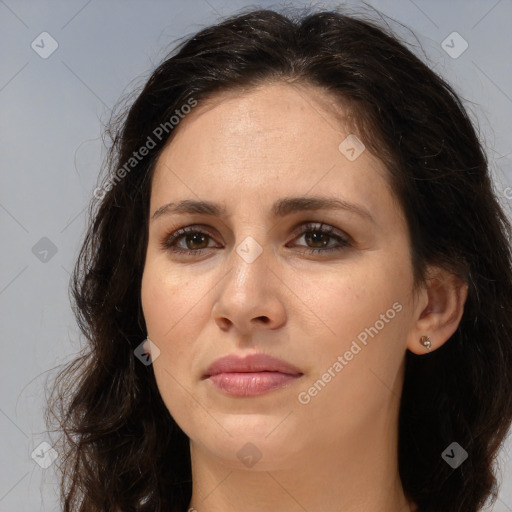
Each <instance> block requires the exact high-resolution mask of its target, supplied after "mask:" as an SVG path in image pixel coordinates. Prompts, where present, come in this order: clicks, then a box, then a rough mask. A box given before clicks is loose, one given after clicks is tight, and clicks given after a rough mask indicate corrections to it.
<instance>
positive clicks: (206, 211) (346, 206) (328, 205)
mask: <svg viewBox="0 0 512 512" xmlns="http://www.w3.org/2000/svg"><path fill="white" fill-rule="evenodd" d="M315 210H345V211H348V212H351V213H355V214H356V215H359V216H360V217H363V218H365V219H367V220H370V221H371V222H373V223H375V220H374V219H373V217H372V216H371V214H370V212H369V211H368V210H366V209H365V208H364V207H362V206H360V205H357V204H353V203H348V202H347V201H344V200H342V199H339V198H336V197H321V196H307V197H306V196H305V197H285V198H283V199H279V200H278V201H276V202H275V203H274V204H273V206H272V209H271V212H272V215H273V216H274V217H284V216H286V215H290V214H292V213H297V212H302V211H315ZM187 213H188V214H193V213H198V214H203V215H211V216H215V217H223V216H224V217H225V216H226V208H225V207H224V206H223V205H221V204H219V203H214V202H211V201H199V200H195V199H184V200H183V201H180V202H178V203H173V202H170V203H167V204H165V205H163V206H161V207H160V208H158V209H157V210H156V211H155V212H154V213H153V215H152V217H151V220H155V219H158V218H159V217H162V216H163V215H172V214H187Z"/></svg>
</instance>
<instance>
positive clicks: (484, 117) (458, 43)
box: [0, 0, 512, 512]
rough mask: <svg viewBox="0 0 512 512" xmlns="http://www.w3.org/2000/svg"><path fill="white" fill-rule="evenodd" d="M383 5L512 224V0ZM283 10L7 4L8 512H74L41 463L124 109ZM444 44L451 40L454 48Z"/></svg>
mask: <svg viewBox="0 0 512 512" xmlns="http://www.w3.org/2000/svg"><path fill="white" fill-rule="evenodd" d="M341 3H342V2H336V3H335V2H321V3H320V2H318V3H316V4H315V5H316V6H318V7H330V6H334V5H340V4H341ZM346 3H347V4H348V5H350V6H354V7H356V8H357V7H358V6H360V5H361V4H360V3H359V2H356V1H353V2H346ZM369 3H370V4H371V5H373V6H374V7H376V8H377V9H379V10H380V11H382V12H383V13H384V14H386V15H387V16H389V17H390V18H393V19H395V20H396V21H397V22H400V23H402V24H404V25H405V26H406V27H409V28H410V29H412V30H413V31H414V33H415V34H416V36H417V38H418V41H419V43H421V46H422V48H423V51H424V53H423V51H422V50H421V49H420V47H419V43H418V41H416V40H415V39H414V37H413V35H412V34H411V33H409V32H408V31H407V30H406V29H405V28H404V27H402V26H401V25H399V24H398V23H395V24H393V23H392V24H391V26H392V28H393V29H394V30H395V31H397V33H399V34H400V35H401V36H402V37H404V38H405V39H406V40H408V41H410V42H411V43H412V44H413V45H414V49H415V52H416V53H417V54H418V55H419V56H420V57H421V58H422V59H423V60H424V61H426V62H427V63H428V64H429V65H430V66H432V67H433V68H434V69H435V70H436V71H437V72H438V73H440V74H441V75H442V76H444V77H445V78H447V79H448V81H449V82H450V83H451V84H453V86H454V87H455V89H456V90H457V92H458V93H459V94H460V95H461V96H462V97H463V98H464V101H465V105H466V107H467V108H468V110H469V112H470V115H471V117H472V119H473V120H474V121H475V122H476V123H477V124H478V126H479V130H480V133H481V137H482V139H483V140H484V142H485V147H486V149H487V152H488V155H489V159H490V162H491V166H492V172H493V175H494V178H495V183H496V191H497V193H498V194H499V195H500V197H501V198H502V200H503V204H504V206H505V208H506V209H507V211H508V212H509V214H510V211H511V207H510V202H511V201H510V200H507V196H508V198H511V197H512V189H507V187H510V186H511V185H512V165H511V162H512V142H511V139H510V134H511V133H512V71H511V66H510V64H511V59H510V56H511V55H512V36H511V31H510V27H511V26H512V0H500V1H497V0H480V1H475V0H472V1H468V0H457V1H455V0H451V1H450V2H447V1H442V0H414V1H413V0H394V1H391V0H388V1H386V0H373V1H372V0H369ZM282 5H284V4H283V3H281V2H279V1H275V2H270V1H261V2H254V3H246V2H244V1H238V0H230V1H226V0H186V1H182V0H167V1H162V0H160V1H157V0H145V1H133V0H132V1H130V0H117V1H101V0H89V1H87V0H72V1H70V0H66V1H64V0H60V1H53V2H49V1H40V0H33V1H22V0H0V62H1V66H0V112H1V114H0V158H1V167H0V169H1V173H2V176H1V187H0V226H1V241H2V250H1V252H0V261H1V266H0V315H1V326H2V341H1V343H2V345H1V349H2V350H1V354H2V356H1V359H0V365H1V374H0V375H1V383H0V433H1V435H0V456H1V463H0V512H14V511H16V512H29V511H31V512H32V511H36V510H47V511H58V510H60V508H59V502H58V496H57V487H56V481H57V477H56V475H55V474H54V471H53V470H54V468H55V466H56V465H55V464H53V465H50V466H49V467H48V468H46V469H45V468H44V467H41V465H40V464H39V463H37V462H36V461H38V460H39V459H40V460H43V461H44V460H46V459H45V457H50V462H51V453H52V452H51V450H50V449H49V448H50V445H45V444H43V445H41V443H45V442H46V443H51V439H50V437H49V435H48V434H47V433H46V432H45V425H44V422H43V415H42V412H43V408H44V404H45V402H44V384H45V380H46V378H47V377H48V376H49V375H50V374H51V372H52V369H53V368H55V367H56V365H58V364H61V363H64V362H65V361H67V360H69V359H70V358H72V357H73V355H74V354H75V353H76V352H77V351H78V350H79V348H80V341H79V337H78V330H77V327H76V325H75V320H74V317H73V315H72V312H71V309H70V304H69V298H68V280H69V273H70V271H71V269H72V267H73V264H74V261H75V258H76V256H77V252H78V248H79V245H80V241H81V238H82V236H83V234H84V229H85V226H86V221H87V211H86V210H87V206H88V203H89V201H90V199H91V194H92V191H93V190H94V188H95V187H96V184H97V183H96V180H97V177H98V173H99V169H100V164H101V161H102V158H103V155H104V153H105V152H104V149H103V148H102V139H101V133H102V128H103V126H104V123H105V122H106V121H107V120H108V117H109V114H110V110H111V109H112V107H113V106H114V105H115V103H116V102H117V101H118V100H119V99H120V97H121V96H122V95H123V94H125V93H128V92H130V91H131V90H133V88H134V87H135V86H138V85H140V84H141V83H143V81H144V79H145V78H147V77H148V76H149V73H150V72H151V70H152V69H153V68H154V67H155V66H156V65H157V64H158V62H159V61H160V60H161V59H162V58H163V57H164V56H165V54H166V53H167V52H168V51H169V50H170V49H171V47H172V43H173V41H175V40H176V39H177V38H179V37H182V36H186V35H190V34H192V33H194V32H196V31H198V30H199V29H201V28H203V27H204V26H207V25H209V24H212V23H214V22H216V21H218V20H219V19H220V18H221V17H224V16H227V15H230V14H235V13H237V12H238V11H239V10H240V9H242V8H246V7H249V6H253V7H258V6H259V7H276V8H279V7H280V6H282ZM286 5H294V6H295V5H297V6H304V5H305V4H303V3H302V2H287V4H286ZM453 32H457V35H453ZM447 38H448V39H447ZM452 40H453V43H452ZM443 41H450V43H449V44H448V48H446V47H445V46H443ZM444 44H445V45H446V44H447V43H444ZM466 44H467V48H465V47H466ZM464 48H465V50H464V51H462V50H463V49H464ZM52 50H54V51H53V53H52ZM507 190H508V192H507ZM425 392H427V393H428V388H427V389H426V390H425ZM511 446H512V443H511V442H510V437H509V444H508V445H507V446H506V447H505V448H504V449H503V450H502V451H501V453H500V459H499V460H500V467H501V474H500V478H501V480H502V482H503V485H502V487H501V490H500V495H499V499H498V500H497V502H496V504H495V505H494V508H493V510H494V511H495V512H506V511H512V457H511V455H510V448H511ZM38 454H41V455H40V457H39V459H38ZM42 454H44V456H43V455H42ZM57 455H58V454H57ZM43 465H44V464H43Z"/></svg>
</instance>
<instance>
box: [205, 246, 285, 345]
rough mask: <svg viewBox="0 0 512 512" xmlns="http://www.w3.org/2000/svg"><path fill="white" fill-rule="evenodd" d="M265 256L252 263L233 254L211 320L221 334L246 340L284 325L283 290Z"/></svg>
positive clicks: (260, 256)
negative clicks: (234, 334) (224, 333)
mask: <svg viewBox="0 0 512 512" xmlns="http://www.w3.org/2000/svg"><path fill="white" fill-rule="evenodd" d="M240 254H242V256H241V255H240ZM267 255H268V254H267V251H265V250H264V251H263V252H262V253H261V254H259V256H258V257H256V258H255V259H254V260H253V259H252V258H246V257H244V254H243V252H242V253H237V252H236V251H233V254H232V258H231V261H230V263H232V264H231V269H230V270H229V271H228V273H227V274H226V276H225V277H224V279H222V280H221V283H220V284H219V286H218V287H217V290H218V291H217V293H218V295H217V296H216V299H215V303H214V305H213V307H212V316H213V318H214V320H215V322H216V324H217V325H218V326H219V328H220V329H221V330H223V331H229V330H233V331H236V333H237V335H238V336H246V335H248V334H251V332H253V331H255V330H266V329H278V328H279V327H281V326H283V325H284V324H285V322H286V309H285V306H284V303H283V293H284V291H285V290H286V287H285V285H284V283H283V282H282V281H281V280H280V278H279V277H278V275H277V273H276V272H275V271H273V270H272V269H271V268H270V266H269V264H268V263H269V262H268V260H269V258H268V257H267Z"/></svg>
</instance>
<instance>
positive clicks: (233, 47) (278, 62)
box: [47, 10, 512, 512]
mask: <svg viewBox="0 0 512 512" xmlns="http://www.w3.org/2000/svg"><path fill="white" fill-rule="evenodd" d="M277 80H287V81H292V82H296V83H305V84H312V85H316V86H318V87H321V88H322V89H324V90H327V91H329V92H330V93H331V94H332V95H333V97H334V98H336V99H337V100H338V101H339V104H340V105H344V106H350V108H351V110H352V112H353V119H354V123H355V127H356V129H357V133H358V136H360V138H361V139H362V140H363V142H364V144H365V146H366V147H367V148H368V149H369V150H370V151H371V152H372V153H374V154H375V155H377V156H378V158H380V159H381V160H382V161H383V162H384V163H385V164H386V165H387V168H388V170H389V175H390V180H391V183H392V186H393V190H394V193H395V195H396V198H397V200H398V201H399V203H400V205H401V207H402V209H403V212H404V213H405V216H406V218H407V222H408V227H409V231H410V236H411V244H412V246H411V253H412V260H413V266H414V273H415V284H416V285H418V284H421V283H424V280H425V269H426V266H427V265H428V264H435V265H439V266H441V267H443V268H445V269H448V270H449V271H451V272H453V273H454V274H456V275H457V276H459V277H460V278H461V279H463V280H464V281H465V282H467V283H468V285H469V292H468V299H467V302H466V305H465V310H464V314H463V317H462V320H461V322H460V325H459V327H458V329H457V331H456V332H455V333H454V334H453V336H452V337H451V338H450V339H449V340H448V341H447V342H446V343H445V344H444V345H443V346H442V347H441V348H439V349H438V350H435V351H434V352H432V353H430V354H426V355H424V356H417V355H414V354H412V353H411V352H407V353H406V374H405V382H404V389H403V394H402V399H401V408H400V418H399V453H398V457H399V471H400V477H401V481H402V484H403V487H404V490H405V492H406V494H407V495H408V497H410V499H412V500H413V501H414V502H415V503H416V504H418V506H419V508H420V510H421V511H422V512H459V511H464V512H476V511H477V510H479V509H480V508H481V507H482V506H483V504H484V503H485V502H486V500H487V499H488V498H489V497H490V496H491V495H495V494H496V489H497V483H496V482H497V481H496V478H495V474H494V467H493V461H494V459H495V456H496V454H497V452H498V450H499V448H500V447H501V445H502V442H503V440H504V438H505V435H506V433H507V430H508V428H509V427H510V424H511V421H512V270H511V268H512V259H511V247H510V241H511V239H512V228H511V226H510V223H509V221H508V220H507V218H506V215H505V214H504V212H503V211H502V209H501V208H500V205H499V203H498V200H497V198H496V196H495V194H494V192H493V188H492V184H491V181H490V176H489V171H488V162H487V159H486V155H485V153H484V151H483V148H482V145H481V142H480V141H479V139H478V137H477V134H476V132H475V128H474V127H473V125H472V123H471V121H470V119H469V117H468V115H467V113H466V111H465V109H464V106H463V104H462V101H461V99H460V98H459V97H458V95H457V93H456V92H455V91H454V89H453V88H452V87H451V86H450V85H449V84H447V82H446V81H444V80H443V79H442V78H441V77H440V76H438V75H437V74H436V73H434V72H433V71H432V70H431V69H430V68H429V67H428V66H427V65H425V64H424V63H423V62H422V60H420V59H419V58H418V57H416V56H415V54H414V53H413V52H412V51H411V50H409V49H408V48H407V47H406V44H405V43H403V42H401V41H400V39H399V38H398V37H397V36H395V35H393V33H392V31H391V30H390V29H389V28H384V27H383V26H380V24H379V23H377V22H375V21H371V20H370V19H365V18H360V17H357V16H354V15H348V14H343V13H341V12H339V11H338V10H329V11H317V12H313V13H311V12H305V13H300V14H299V13H295V14H293V13H292V14H290V15H284V14H282V13H278V12H276V11H272V10H256V11H250V12H245V13H242V14H238V15H236V16H232V17H230V18H227V19H225V20H223V21H222V22H220V23H218V24H216V25H214V26H210V27H208V28H205V29H204V30H201V31H200V32H199V33H197V34H195V35H194V36H193V37H189V38H188V39H186V40H185V41H183V42H181V43H180V44H179V45H178V46H177V47H176V48H175V49H174V50H173V51H172V52H171V54H170V55H169V56H168V57H167V58H166V59H165V60H164V61H163V62H162V64H161V65H160V66H159V67H158V68H157V69H156V70H155V71H154V73H153V74H152V75H151V77H150V78H149V80H148V81H147V83H146V84H145V86H144V87H143V89H142V90H141V91H140V93H138V96H137V98H136V100H135V101H134V102H133V103H132V105H131V106H130V107H129V108H128V109H126V110H124V111H123V112H122V113H121V115H120V116H118V117H116V118H113V120H112V124H111V127H110V131H109V133H110V135H111V138H112V144H111V147H110V150H109V156H108V159H107V162H106V163H107V165H106V169H107V173H106V174H105V175H104V177H103V182H102V185H101V186H100V187H98V189H96V190H95V193H94V196H95V197H94V199H93V201H92V202H91V206H90V212H89V213H90V218H91V221H90V225H89V228H88V231H87V234H86V236H85V240H84V241H83V245H82V247H81V250H80V254H79V258H78V261H77V263H76V267H75V269H74V272H73V275H72V281H71V292H72V299H73V308H74V311H75V315H76V318H77V321H78V323H79V326H80V329H81V332H82V333H83V336H84V337H85V339H86V345H85V347H84V349H83V351H82V353H81V354H80V355H79V357H77V358H76V359H75V360H74V361H72V362H71V363H69V364H68V365H67V366H66V367H65V368H64V369H63V370H62V371H61V372H60V373H59V374H58V376H56V380H55V384H54V388H52V389H53V394H52V399H51V400H49V405H48V412H47V422H48V425H49V426H51V425H53V424H54V420H56V427H57V431H58V432H60V433H61V434H62V435H61V436H60V437H59V443H60V444H59V445H58V451H59V453H60V455H61V457H60V469H61V471H62V481H61V496H62V503H63V510H64V512H78V511H80V512H113V511H118V510H121V511H123V512H129V511H140V512H143V511H148V512H149V511H151V512H174V511H176V512H178V511H179V512H182V511H183V510H185V509H186V507H187V506H188V503H189V500H190V497H191V492H192V484H191V468H190V458H189V445H188V438H187V436H186V435H185V434H184V432H183V431H182V430H181V429H180V428H179V427H178V425H177V424H176V423H175V421H174V420H173V418H172V417H171V415H170V414H169V411H168V410H167V408H166V407H165V405H164V403H163V401H162V399H161V397H160V394H159V391H158V388H157V386H156V383H155V378H154V373H153V368H152V366H151V365H149V366H146V365H144V364H141V362H140V361H139V360H138V359H137V358H136V357H135V356H134V350H135V349H136V348H137V347H138V346H139V345H140V344H141V342H142V341H143V340H144V339H145V337H146V328H145V323H144V318H143V315H142V309H141V299H140V288H141V276H142V271H143V268H144V258H145V250H146V244H147V226H148V215H149V195H150V185H151V177H152V172H153V170H154V164H155V161H156V159H157V158H158V156H159V154H160V152H161V150H162V148H163V147H164V145H165V144H166V143H167V142H168V141H169V138H170V137H171V135H172V133H174V130H175V129H176V128H177V129H179V123H176V124H174V125H173V122H171V121H170V119H171V117H172V116H175V117H176V119H177V118H178V117H180V116H181V115H186V109H184V107H183V106H184V105H191V100H192V101H196V102H199V103H200V102H201V100H203V99H206V98H207V97H209V96H211V95H212V94H215V93H216V92H220V91H224V90H228V89H234V88H237V87H238V88H240V87H244V88H247V87H249V88H250V87H253V86H255V85H258V84H262V83H268V82H271V81H277ZM177 111H178V112H177ZM166 123H167V124H166ZM158 127H160V130H157V128H158ZM157 134H159V135H158V136H157ZM150 141H151V142H150ZM142 146H145V147H147V148H148V152H147V153H146V152H145V151H144V153H146V154H145V156H144V157H141V158H135V157H134V152H138V151H139V150H140V148H141V147H142ZM139 156H140V154H139ZM134 158H135V159H134ZM130 159H134V160H130ZM135 160H136V161H135ZM122 169H124V172H123V170H122ZM453 441H456V442H457V443H459V444H460V445H461V446H462V447H463V448H464V449H465V450H466V451H467V452H468V454H469V457H468V459H467V460H466V461H465V462H464V463H463V464H462V465H461V466H459V467H458V468H457V469H453V468H452V467H450V466H449V465H448V464H447V463H446V462H445V461H444V460H443V459H442V458H441V453H442V452H443V450H445V448H446V447H447V446H448V445H450V444H451V443H452V442H453ZM493 493H494V494H493Z"/></svg>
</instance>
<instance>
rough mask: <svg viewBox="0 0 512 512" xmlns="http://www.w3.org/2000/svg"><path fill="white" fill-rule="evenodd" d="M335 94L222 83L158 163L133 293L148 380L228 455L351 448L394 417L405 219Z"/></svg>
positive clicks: (407, 307) (403, 309)
mask: <svg viewBox="0 0 512 512" xmlns="http://www.w3.org/2000/svg"><path fill="white" fill-rule="evenodd" d="M330 104H331V105H332V99H330V98H328V97H327V96H326V95H325V94H324V93H323V92H322V91H321V90H319V89H316V88H313V87H311V86H297V85H293V86H292V85H289V84H268V85H265V86H262V87H260V88H257V89H252V90H250V91H249V92H244V93H240V92H237V93H235V92H230V93H223V94H222V95H217V96H215V97H214V98H213V99H212V100H211V101H208V102H205V103H199V104H198V106H197V107H195V109H193V110H192V111H191V112H190V113H189V114H188V115H187V116H186V117H185V118H184V119H183V120H182V121H180V125H179V126H178V129H177V131H176V133H175V134H174V138H173V140H172V141H171V143H170V144H169V145H168V146H167V147H166V149H164V151H163V152H162V154H161V157H160V158H159V161H158V163H157V166H156V168H155V174H154V177H153V181H152V189H151V201H150V224H149V240H148V246H147V254H146V263H145V268H144V274H143V279H142V290H141V298H142V306H143V311H144V317H145V320H146V325H147V330H148V335H149V337H150V339H151V340H152V341H153V343H154V344H155V345H156V346H157V347H158V349H159V350H160V353H159V355H158V357H155V359H154V362H153V366H154V372H155V377H156V380H157V385H158V388H159V390H160V393H161V396H162V398H163V400H164V402H165V404H166V406H167V408H168V409H169V411H170V413H171V415H172V416H173V418H174V419H175V420H176V422H177V423H178V424H179V425H180V427H181V428H182V429H183V431H184V432H185V433H186V434H187V435H188V436H189V438H190V440H191V449H192V450H193V451H195V452H196V453H202V454H204V455H205V456H209V457H216V458H218V459H220V460H222V461H223V462H224V463H225V464H228V465H231V466H237V467H243V464H245V463H246V462H244V460H245V459H244V455H245V454H246V453H245V452H247V453H248V454H249V455H251V454H252V453H251V452H252V451H254V454H253V455H257V454H258V452H259V454H260V455H261V457H262V458H261V462H260V463H259V464H260V467H261V468H262V469H265V468H267V469H273V468H274V469H275V468H278V467H283V468H284V467H292V466H293V464H295V463H296V462H297V456H298V455H297V454H299V453H301V454H308V453H310V454H312V453H319V452H321V451H324V452H325V450H326V443H325V440H326V439H330V440H331V441H332V442H331V443H330V447H329V448H328V449H329V450H331V449H332V446H333V444H334V445H338V446H339V447H340V448H342V449H344V450H345V451H346V452H349V451H356V450H357V446H358V443H367V442H368V440H369V439H377V438H378V436H380V435H383V434H382V432H384V431H385V430H386V429H387V428H389V429H395V428H396V424H394V423H393V421H395V419H396V414H397V411H398V405H399V400H398V398H399V394H400V391H401V384H402V377H403V375H402V372H403V362H404V356H405V351H406V337H407V333H408V332H409V330H410V328H411V325H412V318H413V314H412V312H413V302H412V287H413V274H412V267H411V253H410V245H409V238H408V233H407V228H406V222H405V220H404V218H403V216H402V214H401V212H400V210H399V208H398V206H397V204H396V201H395V200H394V197H393V194H392V191H391V190H390V187H389V185H388V181H387V171H386V169H385V168H384V165H383V164H382V163H381V162H380V160H379V159H378V155H372V154H371V153H370V152H369V150H367V149H364V147H362V146H360V145H359V144H360V143H358V139H356V138H354V134H351V133H350V131H349V129H348V128H346V125H345V124H344V123H343V122H341V121H340V117H335V116H334V115H333V113H332V109H331V110H329V105H330ZM340 112H341V114H343V111H342V110H340ZM347 137H349V138H348V139H347ZM343 141H345V142H343ZM340 144H341V145H340ZM297 198H299V199H297ZM300 198H306V199H300ZM307 198H309V200H308V199H307ZM293 199H295V200H293ZM182 201H187V203H183V204H182V205H181V207H180V208H178V209H173V206H177V205H179V204H180V202H182ZM199 201H201V202H208V203H209V205H208V206H205V205H202V206H201V205H199V204H195V207H194V203H193V202H199ZM171 203H172V205H171ZM210 203H213V204H214V206H216V208H213V207H212V206H211V205H210ZM216 210H218V211H216ZM181 229H186V230H188V231H187V232H182V231H180V230H181ZM173 237H174V238H173ZM255 354H256V355H258V356H257V357H256V358H253V359H251V358H249V359H245V358H246V357H247V356H254V355H255ZM261 354H264V355H267V356H271V357H273V358H277V359H278V360H280V361H281V363H280V364H278V363H276V362H275V361H272V362H269V360H268V359H264V358H259V357H260V356H259V355H261ZM230 355H232V356H235V357H238V361H234V362H233V361H231V362H230V361H228V362H227V363H225V364H224V365H222V364H220V365H217V368H216V369H215V368H214V369H213V370H212V369H211V365H212V364H213V363H215V362H216V361H217V360H218V359H219V358H223V357H225V356H230ZM240 359H244V360H243V361H240ZM244 364H245V366H244ZM237 365H238V366H237ZM240 365H241V366H240ZM258 365H259V366H258ZM215 372H217V373H215ZM290 440H293V442H290ZM247 443H252V444H251V445H248V444H247ZM244 450H245V451H244Z"/></svg>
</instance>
